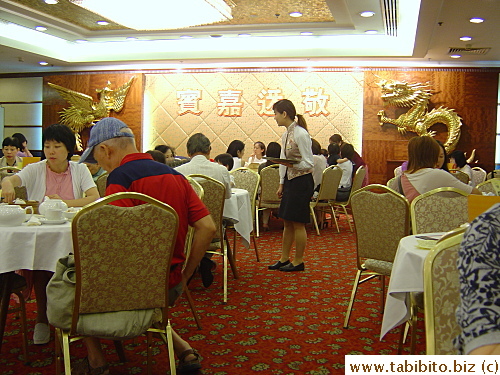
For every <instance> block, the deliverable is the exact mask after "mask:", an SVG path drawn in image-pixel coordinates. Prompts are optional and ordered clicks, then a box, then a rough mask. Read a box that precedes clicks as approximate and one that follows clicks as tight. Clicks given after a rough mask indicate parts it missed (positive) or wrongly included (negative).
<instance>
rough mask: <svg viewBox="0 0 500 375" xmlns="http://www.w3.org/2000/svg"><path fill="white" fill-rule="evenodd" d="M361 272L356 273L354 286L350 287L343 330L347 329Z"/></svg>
mask: <svg viewBox="0 0 500 375" xmlns="http://www.w3.org/2000/svg"><path fill="white" fill-rule="evenodd" d="M361 272H362V271H361V270H358V271H357V272H356V277H355V278H354V285H353V286H352V292H351V300H350V301H349V306H348V307H347V312H346V315H345V320H344V328H347V327H349V318H350V317H351V311H352V305H353V304H354V298H355V297H356V292H357V290H358V285H359V279H360V278H361Z"/></svg>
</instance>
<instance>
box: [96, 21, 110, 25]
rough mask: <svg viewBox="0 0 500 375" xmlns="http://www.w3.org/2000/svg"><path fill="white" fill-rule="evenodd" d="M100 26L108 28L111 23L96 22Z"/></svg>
mask: <svg viewBox="0 0 500 375" xmlns="http://www.w3.org/2000/svg"><path fill="white" fill-rule="evenodd" d="M96 23H97V24H98V25H99V26H107V25H109V22H108V21H97V22H96Z"/></svg>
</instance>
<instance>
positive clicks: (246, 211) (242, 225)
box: [223, 188, 253, 248]
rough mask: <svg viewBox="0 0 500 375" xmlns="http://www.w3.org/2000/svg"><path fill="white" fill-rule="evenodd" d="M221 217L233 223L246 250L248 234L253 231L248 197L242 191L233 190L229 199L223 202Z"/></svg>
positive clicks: (246, 193) (248, 242) (248, 239)
mask: <svg viewBox="0 0 500 375" xmlns="http://www.w3.org/2000/svg"><path fill="white" fill-rule="evenodd" d="M223 216H224V218H226V219H229V220H231V222H233V223H234V229H236V231H237V232H238V233H239V234H240V236H241V237H242V238H243V243H244V245H245V247H246V248H249V247H250V233H252V230H253V222H252V206H251V205H250V195H249V194H248V191H246V190H244V189H236V188H233V189H232V190H231V198H229V199H226V201H225V202H224V212H223Z"/></svg>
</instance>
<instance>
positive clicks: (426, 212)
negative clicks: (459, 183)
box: [410, 187, 469, 234]
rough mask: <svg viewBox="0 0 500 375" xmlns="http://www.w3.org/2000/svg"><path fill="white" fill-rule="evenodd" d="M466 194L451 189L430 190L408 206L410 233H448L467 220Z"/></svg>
mask: <svg viewBox="0 0 500 375" xmlns="http://www.w3.org/2000/svg"><path fill="white" fill-rule="evenodd" d="M467 196H468V194H467V193H465V192H464V191H462V190H460V189H456V188H451V187H443V188H438V189H434V190H431V191H429V192H427V193H424V194H422V195H419V196H418V197H416V198H415V199H414V200H413V201H412V202H411V206H410V217H411V226H412V233H413V234H419V233H432V232H448V231H450V230H452V229H454V228H457V227H459V226H460V225H462V224H464V223H466V222H467V221H468V220H469V214H468V202H467Z"/></svg>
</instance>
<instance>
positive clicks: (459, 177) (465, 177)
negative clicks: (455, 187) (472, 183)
mask: <svg viewBox="0 0 500 375" xmlns="http://www.w3.org/2000/svg"><path fill="white" fill-rule="evenodd" d="M450 173H451V174H452V175H453V176H454V177H455V178H456V179H457V180H458V181H460V182H463V183H464V184H468V183H469V175H468V174H467V173H464V172H462V171H461V170H459V169H450Z"/></svg>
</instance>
